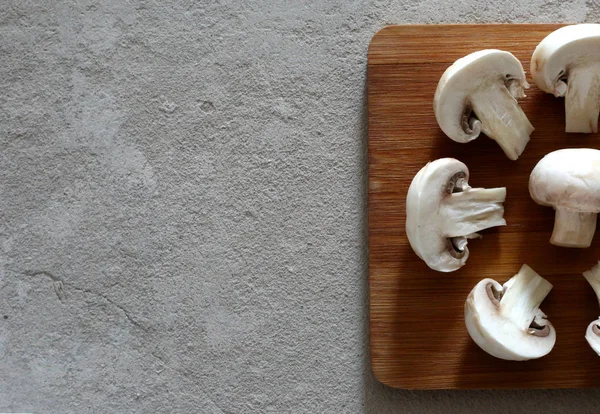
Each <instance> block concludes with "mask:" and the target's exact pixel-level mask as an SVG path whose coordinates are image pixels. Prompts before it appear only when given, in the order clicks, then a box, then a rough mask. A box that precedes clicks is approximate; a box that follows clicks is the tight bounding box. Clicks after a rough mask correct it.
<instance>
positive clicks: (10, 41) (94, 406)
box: [0, 0, 600, 414]
mask: <svg viewBox="0 0 600 414" xmlns="http://www.w3.org/2000/svg"><path fill="white" fill-rule="evenodd" d="M599 12H600V7H598V6H597V3H594V2H591V1H588V2H586V1H583V0H573V1H539V0H529V1H518V2H514V3H513V4H512V5H502V6H501V5H499V4H497V3H496V2H493V1H491V0H486V1H474V0H462V1H461V0H457V1H454V2H443V3H438V2H437V1H435V0H426V1H421V2H414V1H410V0H396V1H387V0H386V1H375V2H363V1H322V2H318V3H316V4H309V2H287V1H277V0H275V1H273V0H272V1H250V0H243V1H219V0H216V1H199V2H194V1H180V2H173V1H169V0H161V1H158V0H146V1H136V0H108V1H103V2H93V1H88V0H70V1H49V0H42V1H23V0H4V2H3V3H2V5H1V6H0V75H1V77H0V82H1V85H2V88H1V93H0V140H1V141H0V143H1V151H0V159H1V163H0V174H1V177H0V412H17V411H29V412H36V413H92V412H99V413H100V412H101V413H151V412H171V413H191V412H199V413H257V412H271V413H284V412H293V413H301V412H303V413H304V412H305V413H325V412H327V413H357V412H368V413H387V412H410V413H451V412H473V413H480V412H485V413H487V414H489V413H509V412H510V413H521V412H523V413H532V412H546V413H549V412H571V413H573V412H590V413H592V412H597V401H598V398H600V393H599V392H598V391H595V390H587V391H546V392H545V391H503V392H494V391H485V392H483V391H480V392H477V391H475V392H407V391H399V390H392V389H389V388H387V387H384V386H382V385H380V384H378V383H377V381H376V380H374V379H373V377H372V375H371V372H370V369H369V363H368V335H367V332H368V308H367V304H368V296H367V242H366V211H365V208H366V139H367V138H366V137H367V132H366V131H367V121H366V120H367V117H366V107H365V104H366V98H365V97H366V86H365V75H366V60H367V47H368V44H369V40H370V39H371V37H372V36H373V34H374V33H375V32H376V31H377V30H378V29H380V28H381V27H383V26H385V25H387V24H394V23H450V22H464V23H474V22H478V23H481V22H531V23H535V22H567V21H571V22H578V21H593V20H594V19H597V18H598V15H599Z"/></svg>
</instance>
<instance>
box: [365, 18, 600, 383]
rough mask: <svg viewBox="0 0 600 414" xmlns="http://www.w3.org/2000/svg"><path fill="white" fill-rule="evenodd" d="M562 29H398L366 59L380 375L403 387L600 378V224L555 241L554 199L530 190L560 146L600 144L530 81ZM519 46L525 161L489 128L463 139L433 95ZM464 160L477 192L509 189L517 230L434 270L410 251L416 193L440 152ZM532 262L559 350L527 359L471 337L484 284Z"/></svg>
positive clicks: (492, 236)
mask: <svg viewBox="0 0 600 414" xmlns="http://www.w3.org/2000/svg"><path fill="white" fill-rule="evenodd" d="M558 27H559V26H558V25H444V26H441V25H430V26H392V27H387V28H385V29H383V30H381V31H380V32H379V33H377V34H376V35H375V37H374V38H373V40H372V42H371V45H370V48H369V58H368V93H369V98H368V99H369V101H368V106H369V286H370V323H371V324H370V349H371V362H372V366H373V371H374V373H375V375H376V377H377V378H378V379H379V380H380V381H381V382H383V383H385V384H387V385H390V386H393V387H399V388H412V389H440V388H456V389H466V388H582V387H597V386H600V357H599V356H597V355H596V354H595V353H594V352H593V351H592V350H591V348H590V347H589V346H588V344H587V342H586V341H585V338H584V334H585V330H586V328H587V326H588V324H589V323H590V322H591V321H593V320H595V319H596V318H597V317H598V315H600V306H599V305H598V303H597V301H596V297H595V295H594V293H593V291H592V289H591V288H590V287H589V286H588V285H587V282H586V281H585V279H584V278H583V277H582V276H581V273H582V272H583V271H585V270H587V269H589V268H590V267H592V265H594V264H595V263H596V262H597V260H598V259H600V229H599V230H598V231H597V234H596V237H595V238H594V242H593V245H592V247H591V248H589V249H566V248H560V247H555V246H552V245H551V244H549V239H550V234H551V232H552V227H553V222H554V211H553V210H552V209H551V208H545V207H541V206H539V205H537V204H535V203H534V202H533V201H532V200H531V199H530V197H529V193H528V189H527V185H528V179H529V174H530V172H531V170H532V169H533V167H534V166H535V164H536V163H537V162H538V161H539V160H540V159H541V158H542V157H543V156H544V155H545V154H547V153H548V152H550V151H554V150H557V149H560V148H576V147H589V148H600V134H590V135H582V134H566V133H564V122H565V119H564V101H563V100H562V99H557V98H554V97H553V96H551V95H548V94H544V93H542V92H541V91H539V90H538V89H537V88H536V87H535V85H534V84H533V82H532V81H531V79H530V75H529V73H530V70H529V60H530V58H531V54H532V53H533V50H534V48H535V46H536V45H537V44H538V43H539V42H540V41H541V40H542V39H543V38H544V37H545V36H546V35H547V34H548V33H550V32H552V31H553V30H555V29H556V28H558ZM489 48H496V49H502V50H507V51H510V52H512V53H513V54H515V55H516V57H517V58H518V59H520V60H521V62H522V64H523V67H524V68H525V71H526V72H527V74H528V78H529V82H530V83H531V84H532V87H531V89H530V90H529V91H528V96H527V98H525V99H524V100H522V101H521V106H522V107H523V110H524V111H525V113H526V114H527V116H528V117H529V120H530V121H531V123H532V124H533V125H534V127H535V128H536V130H535V131H534V133H533V134H532V136H531V141H530V142H529V144H528V146H527V148H526V149H525V152H524V153H523V155H522V156H521V157H520V159H519V160H518V161H510V160H508V159H507V158H506V156H505V155H504V153H503V152H502V150H501V149H500V147H499V146H498V145H497V144H496V143H495V142H494V141H492V140H490V139H488V138H486V137H485V136H481V137H480V138H479V139H477V140H475V141H473V142H471V143H468V144H459V143H456V142H454V141H451V140H450V139H449V138H447V137H446V136H445V135H444V134H443V133H442V131H441V130H440V129H439V127H438V126H437V123H436V120H435V117H434V114H433V109H432V102H433V95H434V92H435V89H436V86H437V82H438V80H439V78H440V76H441V75H442V73H443V72H444V70H445V69H446V68H447V67H448V66H449V65H450V64H451V63H452V62H454V61H455V60H456V59H458V58H460V57H462V56H465V55H467V54H468V53H471V52H474V51H476V50H480V49H489ZM442 157H454V158H457V159H459V160H461V161H463V162H464V163H466V164H467V166H468V167H469V169H470V172H471V178H470V180H469V183H470V184H471V185H472V186H473V187H488V188H491V187H507V199H506V202H505V203H504V206H505V211H506V212H505V218H506V221H507V223H508V225H507V226H506V227H502V228H495V229H490V230H486V231H484V232H483V234H484V237H483V239H480V240H473V241H471V242H470V243H469V248H470V251H471V255H470V257H469V259H468V261H467V264H466V265H465V266H464V267H463V268H462V269H460V270H459V271H456V272H453V273H438V272H435V271H432V270H430V269H429V268H428V267H427V266H426V265H425V263H423V262H422V261H421V260H420V259H419V258H418V257H417V256H416V255H415V254H414V252H413V251H412V249H411V247H410V245H409V243H408V239H407V238H406V233H405V230H404V226H405V197H406V192H407V190H408V187H409V185H410V182H411V180H412V178H413V177H414V175H415V174H416V173H417V172H418V171H419V169H420V168H421V167H423V166H424V165H425V164H426V163H427V162H428V161H430V160H435V159H437V158H442ZM523 263H527V264H529V265H530V266H531V267H532V268H533V269H535V270H536V271H537V272H538V273H539V274H540V275H542V276H543V277H545V278H546V279H548V280H549V281H550V282H551V283H552V284H553V285H554V289H553V290H552V292H551V293H550V295H549V296H548V297H547V298H546V300H545V301H544V302H543V304H542V306H541V309H542V310H543V311H544V312H545V313H546V314H547V315H548V318H549V320H550V321H551V322H552V323H553V324H554V326H555V328H556V331H557V341H556V346H555V348H554V350H553V351H552V352H551V353H550V354H549V355H547V356H546V357H544V358H541V359H539V360H535V361H527V362H509V361H502V360H498V359H495V358H493V357H491V356H489V355H487V354H486V353H485V352H483V351H482V350H481V349H479V348H478V347H477V345H475V343H474V342H473V341H472V340H471V339H470V337H469V335H468V333H467V331H466V328H465V325H464V320H463V305H464V301H465V299H466V297H467V295H468V293H469V292H470V290H471V289H472V287H473V286H474V285H475V284H476V283H477V282H478V281H479V280H481V279H483V278H486V277H491V278H494V279H496V280H497V281H499V282H500V283H503V282H504V281H506V280H507V279H509V278H510V277H511V276H513V275H514V274H515V273H517V272H518V270H519V268H520V267H521V265H522V264H523Z"/></svg>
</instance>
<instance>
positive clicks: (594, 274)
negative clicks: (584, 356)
mask: <svg viewBox="0 0 600 414" xmlns="http://www.w3.org/2000/svg"><path fill="white" fill-rule="evenodd" d="M583 277H585V279H586V280H587V281H588V282H589V284H590V286H592V289H594V292H595V293H596V297H597V298H598V302H599V303H600V262H598V264H596V265H595V266H594V267H592V268H591V269H590V270H588V271H587V272H583ZM585 339H586V340H587V341H588V344H590V346H591V347H592V349H593V350H594V352H596V353H597V354H598V355H600V317H599V318H598V319H597V320H595V321H594V322H592V323H590V324H589V325H588V327H587V329H586V331H585Z"/></svg>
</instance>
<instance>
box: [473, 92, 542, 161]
mask: <svg viewBox="0 0 600 414" xmlns="http://www.w3.org/2000/svg"><path fill="white" fill-rule="evenodd" d="M512 89H513V90H514V93H515V94H517V95H518V96H521V95H523V88H522V87H514V86H513V87H512ZM471 105H472V106H473V112H475V115H476V116H477V118H478V119H479V121H480V122H481V131H482V132H483V133H484V134H485V135H487V136H488V137H489V138H491V139H493V140H494V141H496V142H497V143H498V145H500V147H501V148H502V150H503V151H504V153H505V154H506V156H507V157H508V158H510V159H511V160H516V159H517V158H519V155H521V153H523V150H524V149H525V146H526V145H527V143H528V142H529V136H530V135H531V133H532V132H533V130H534V128H533V126H532V125H531V123H530V122H529V120H528V119H527V116H526V115H525V113H524V112H523V110H522V109H521V107H520V106H519V104H518V103H517V100H516V99H515V98H514V97H513V95H511V93H510V92H509V91H508V89H507V88H506V86H504V85H499V86H497V87H494V89H492V90H491V91H490V90H485V91H482V92H478V93H476V94H474V95H473V96H472V98H471Z"/></svg>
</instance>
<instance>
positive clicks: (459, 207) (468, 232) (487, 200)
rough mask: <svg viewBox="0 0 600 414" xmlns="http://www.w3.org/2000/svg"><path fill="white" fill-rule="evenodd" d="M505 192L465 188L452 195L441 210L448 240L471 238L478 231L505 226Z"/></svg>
mask: <svg viewBox="0 0 600 414" xmlns="http://www.w3.org/2000/svg"><path fill="white" fill-rule="evenodd" d="M505 198H506V188H470V187H468V188H466V189H464V191H462V192H459V193H452V194H451V195H450V196H449V197H448V199H447V201H446V202H445V203H444V205H443V206H442V209H443V217H445V220H444V221H443V223H444V233H445V236H446V237H459V236H467V237H468V236H472V235H473V234H474V233H477V232H478V231H481V230H484V229H487V228H490V227H495V226H505V225H506V221H505V220H504V217H503V216H504V207H503V206H502V203H503V202H504V199H505Z"/></svg>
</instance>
